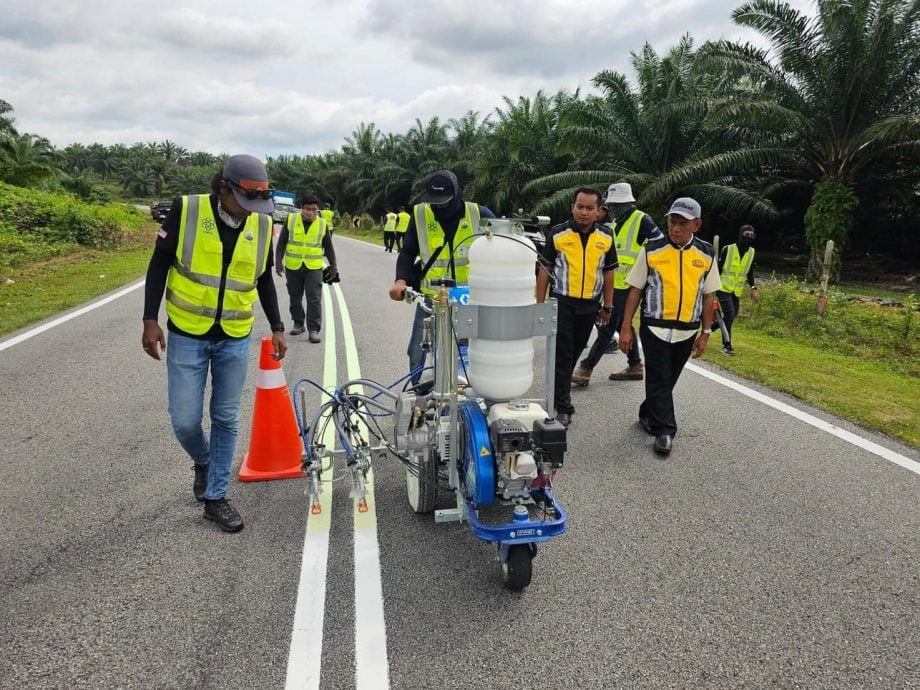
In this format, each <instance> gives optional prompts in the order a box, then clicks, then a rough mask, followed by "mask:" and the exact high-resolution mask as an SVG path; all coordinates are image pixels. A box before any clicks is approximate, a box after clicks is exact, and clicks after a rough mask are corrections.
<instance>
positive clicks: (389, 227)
mask: <svg viewBox="0 0 920 690" xmlns="http://www.w3.org/2000/svg"><path fill="white" fill-rule="evenodd" d="M383 231H384V232H396V214H395V213H388V214H387V222H386V224H385V225H384V226H383Z"/></svg>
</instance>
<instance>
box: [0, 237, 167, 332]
mask: <svg viewBox="0 0 920 690" xmlns="http://www.w3.org/2000/svg"><path fill="white" fill-rule="evenodd" d="M152 246H153V244H152V240H151V241H150V242H147V243H139V242H136V243H132V244H129V245H125V246H123V247H120V248H118V249H113V250H109V251H98V250H86V249H84V250H78V251H76V252H74V253H73V254H69V255H68V256H61V257H57V258H54V259H49V260H47V261H41V262H37V263H30V264H25V265H23V266H19V267H16V268H12V269H7V270H6V271H4V280H6V279H9V280H12V281H13V282H12V283H9V284H0V336H2V335H6V334H7V333H10V332H12V331H15V330H17V329H19V328H23V327H24V326H28V325H29V324H31V323H35V322H36V321H41V320H42V319H45V318H47V317H49V316H53V315H54V314H57V313H59V312H62V311H65V310H67V309H70V308H71V307H75V306H77V305H79V304H83V303H85V302H87V301H89V300H91V299H93V298H94V297H98V296H99V295H102V294H105V293H106V292H110V291H111V290H115V289H116V288H119V287H122V286H124V285H125V283H130V282H132V281H134V280H137V279H138V278H141V277H142V276H143V275H144V272H145V271H146V270H147V264H148V263H149V261H150V253H151V251H152ZM140 317H141V315H140V313H138V315H137V318H138V320H139V319H140Z"/></svg>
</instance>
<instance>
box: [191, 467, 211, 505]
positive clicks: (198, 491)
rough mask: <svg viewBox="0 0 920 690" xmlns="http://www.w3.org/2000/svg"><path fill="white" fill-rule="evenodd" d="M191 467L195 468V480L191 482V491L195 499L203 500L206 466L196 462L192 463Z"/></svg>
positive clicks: (205, 486)
mask: <svg viewBox="0 0 920 690" xmlns="http://www.w3.org/2000/svg"><path fill="white" fill-rule="evenodd" d="M192 469H193V470H195V481H194V482H192V493H194V494H195V500H196V501H203V500H204V492H205V489H207V488H208V466H207V465H199V464H197V463H196V464H194V465H192Z"/></svg>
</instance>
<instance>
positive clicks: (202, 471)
mask: <svg viewBox="0 0 920 690" xmlns="http://www.w3.org/2000/svg"><path fill="white" fill-rule="evenodd" d="M273 191H274V190H272V188H271V187H270V186H269V184H268V173H267V172H266V171H265V166H264V165H263V164H262V162H261V161H259V160H258V159H256V158H254V157H252V156H247V155H239V156H232V157H231V158H230V159H229V160H228V161H227V164H226V165H224V167H223V169H222V170H221V171H220V172H218V173H217V174H216V175H215V176H214V178H213V179H212V180H211V194H210V195H208V194H198V195H190V196H183V197H180V198H178V199H176V200H175V201H174V202H173V205H172V209H171V210H170V212H169V215H168V216H167V218H166V220H165V221H164V223H163V227H162V228H161V229H160V231H159V232H158V233H157V240H156V246H155V248H154V250H153V256H152V258H151V259H150V266H149V267H148V269H147V282H146V286H145V291H144V332H143V335H142V337H141V344H142V345H143V348H144V352H146V353H147V354H148V355H149V356H150V357H152V358H153V359H156V360H159V359H160V350H161V349H162V350H164V351H165V352H166V374H167V394H168V398H169V416H170V418H171V420H172V426H173V431H174V432H175V434H176V438H177V439H178V441H179V443H180V444H181V445H182V447H183V448H184V449H185V452H186V453H188V454H189V456H190V457H191V459H192V462H193V469H194V471H195V479H194V481H193V483H192V491H193V493H194V496H195V498H196V499H197V500H199V501H204V517H205V518H206V519H208V520H212V521H214V522H216V523H217V525H218V526H219V527H220V528H221V529H222V530H224V531H225V532H238V531H240V530H241V529H243V519H242V518H241V517H240V514H239V513H238V512H237V511H236V509H235V508H234V507H233V506H231V505H230V503H229V502H228V501H227V499H226V493H227V485H228V483H229V478H230V467H231V465H232V463H233V452H234V450H235V449H236V438H237V430H238V427H239V416H240V397H241V395H242V392H243V384H244V383H245V381H246V371H247V369H248V365H249V342H250V333H251V331H252V326H253V322H254V320H255V315H254V312H253V305H254V303H255V301H256V299H258V300H259V302H260V303H261V305H262V311H263V312H265V317H266V318H267V319H268V322H269V325H270V327H271V331H272V344H273V346H274V350H275V353H274V357H275V359H281V358H282V357H284V353H285V351H286V350H287V346H286V344H285V342H284V324H282V323H281V315H280V313H279V311H278V297H277V295H276V294H275V283H274V281H273V280H272V275H271V265H272V252H271V246H272V217H271V213H272V211H273V210H274V203H273V202H272V194H273ZM164 290H165V293H166V315H167V317H168V319H167V322H166V327H167V330H168V331H169V348H168V350H167V347H166V345H167V341H166V337H165V335H164V333H163V330H162V329H161V328H160V325H159V323H158V314H159V310H160V302H161V301H162V299H163V293H164ZM209 371H210V374H211V400H210V416H211V429H210V432H211V433H210V438H208V437H207V436H206V435H205V433H204V430H203V428H202V415H203V409H204V394H205V384H206V383H207V379H208V372H209Z"/></svg>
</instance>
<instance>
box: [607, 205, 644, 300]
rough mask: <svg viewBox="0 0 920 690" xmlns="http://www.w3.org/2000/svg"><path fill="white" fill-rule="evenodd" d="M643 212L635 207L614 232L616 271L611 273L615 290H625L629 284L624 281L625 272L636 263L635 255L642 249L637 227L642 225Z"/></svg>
mask: <svg viewBox="0 0 920 690" xmlns="http://www.w3.org/2000/svg"><path fill="white" fill-rule="evenodd" d="M643 218H645V214H644V213H643V212H642V211H640V210H638V209H636V210H635V211H633V212H632V213H631V214H629V218H627V219H626V220H625V221H623V223H622V224H621V225H620V226H619V227H617V228H616V231H615V232H614V241H615V242H616V246H617V261H618V262H619V265H618V266H617V269H616V273H614V274H613V287H614V289H615V290H627V289H628V288H629V284H628V283H627V282H626V274H627V273H629V271H630V269H631V268H632V267H633V265H634V264H635V263H636V257H638V256H639V252H640V251H642V245H641V244H639V227H640V226H641V225H642V219H643Z"/></svg>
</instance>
